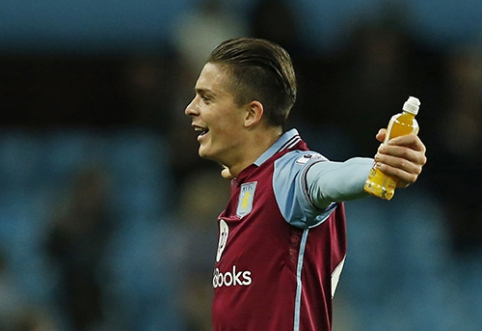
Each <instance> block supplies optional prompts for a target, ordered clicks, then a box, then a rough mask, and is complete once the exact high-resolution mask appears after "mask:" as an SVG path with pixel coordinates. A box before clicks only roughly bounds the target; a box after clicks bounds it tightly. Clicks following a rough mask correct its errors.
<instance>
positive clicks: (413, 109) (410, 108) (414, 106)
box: [403, 97, 420, 115]
mask: <svg viewBox="0 0 482 331" xmlns="http://www.w3.org/2000/svg"><path fill="white" fill-rule="evenodd" d="M418 108H420V100H418V98H415V97H409V98H408V100H407V101H405V103H404V104H403V110H404V111H407V112H409V113H411V114H414V115H417V114H418Z"/></svg>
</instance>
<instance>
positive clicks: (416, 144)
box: [387, 134, 426, 153]
mask: <svg viewBox="0 0 482 331" xmlns="http://www.w3.org/2000/svg"><path fill="white" fill-rule="evenodd" d="M387 144H388V145H392V146H405V147H409V148H411V149H413V150H416V151H420V152H424V153H425V150H426V147H425V145H424V144H423V142H422V140H421V139H420V138H419V137H418V136H417V135H414V134H409V135H405V136H400V137H396V138H393V139H390V140H389V141H388V143H387Z"/></svg>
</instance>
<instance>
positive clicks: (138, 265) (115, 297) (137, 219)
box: [0, 0, 482, 331]
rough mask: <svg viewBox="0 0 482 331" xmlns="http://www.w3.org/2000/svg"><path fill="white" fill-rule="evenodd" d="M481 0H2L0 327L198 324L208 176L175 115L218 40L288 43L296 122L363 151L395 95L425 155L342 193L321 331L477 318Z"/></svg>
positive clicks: (481, 275)
mask: <svg viewBox="0 0 482 331" xmlns="http://www.w3.org/2000/svg"><path fill="white" fill-rule="evenodd" d="M481 14H482V2H480V1H451V0H439V1H431V0H417V1H416V0H392V1H389V0H386V1H375V0H371V1H367V0H365V1H362V0H338V1H331V2H329V1H315V0H297V1H287V0H286V1H283V0H249V1H248V0H246V1H241V0H229V1H228V0H226V1H216V0H206V1H203V0H158V1H151V0H138V1H124V0H123V1H113V0H97V1H92V0H85V1H82V2H78V1H69V0H64V1H58V0H44V1H41V2H40V1H34V0H15V1H13V0H3V1H1V2H0V126H1V130H0V330H6V331H10V330H12V331H34V330H36V331H38V330H42V331H43V330H52V331H64V330H65V331H104V330H116V331H151V330H152V331H154V330H166V331H191V330H195V331H204V330H209V319H210V316H209V302H210V296H211V285H210V284H211V276H212V260H213V258H214V251H215V248H216V247H215V246H216V243H217V240H216V224H215V222H214V219H215V218H216V216H217V215H218V213H219V212H220V211H221V210H222V208H223V206H224V202H225V201H226V199H227V194H228V189H229V188H228V185H227V184H226V183H225V182H224V181H223V180H222V179H220V176H219V170H220V169H219V168H218V167H217V166H216V165H213V164H212V163H210V162H207V161H203V160H200V159H199V158H198V156H197V152H196V151H197V142H196V140H195V134H194V133H193V132H192V130H191V128H190V125H189V123H190V120H189V119H188V118H185V116H184V113H183V111H184V107H185V106H186V105H187V104H188V103H189V101H190V100H191V97H192V95H193V92H192V90H193V86H194V83H195V79H196V76H197V74H198V72H199V70H200V69H201V66H202V63H203V60H204V58H205V57H206V56H207V54H208V53H209V51H210V50H211V49H212V48H213V47H214V46H215V45H217V44H218V43H219V42H220V41H222V40H224V39H227V38H230V37H236V36H255V37H263V38H268V39H271V40H274V41H277V42H279V43H280V44H281V45H283V46H284V47H285V48H287V49H288V50H289V51H290V53H291V54H292V57H293V61H294V64H295V69H296V71H297V73H298V80H299V101H298V103H297V105H296V106H295V108H294V109H293V113H292V118H291V123H290V124H291V125H293V126H296V127H297V128H298V129H299V131H300V132H301V134H302V136H303V137H304V138H305V140H306V141H308V143H309V145H310V146H311V148H312V149H315V150H319V151H321V152H322V153H324V154H325V155H326V156H327V157H329V158H331V159H334V160H343V159H345V158H347V157H350V156H354V155H363V156H371V155H373V154H374V152H375V150H376V148H377V145H378V144H377V142H376V141H375V139H374V135H375V133H376V132H377V131H378V129H379V128H380V127H383V126H385V125H386V123H387V121H388V119H389V117H390V116H391V115H392V114H394V113H396V112H398V111H399V110H400V107H401V106H402V104H403V102H404V101H405V100H406V98H407V97H408V96H409V95H414V96H417V97H419V98H420V99H421V101H422V106H421V110H420V114H419V116H418V120H419V123H420V126H421V131H420V135H421V137H422V139H423V141H424V142H425V143H426V145H427V147H428V152H427V156H428V159H429V162H428V164H427V166H426V167H425V169H424V173H423V175H422V176H421V178H420V180H419V182H418V183H417V184H416V185H414V186H413V187H411V188H410V189H408V190H399V191H398V192H397V193H396V195H395V197H394V199H393V200H392V201H391V202H389V203H387V202H383V201H379V200H376V199H366V200H361V201H356V202H351V203H348V204H347V213H348V216H349V219H348V231H349V238H348V240H349V255H348V258H347V263H346V266H345V270H344V273H343V274H342V282H341V283H340V286H339V290H338V293H337V296H336V298H335V313H334V315H335V326H334V330H335V331H358V330H370V331H378V330H380V331H381V330H383V331H385V330H390V331H398V330H400V331H401V330H403V331H419V330H420V331H426V330H437V331H439V330H440V331H444V330H447V331H448V330H459V331H477V330H482V203H481V202H482V201H481V200H482V198H481V197H482V192H481V191H482V185H481V179H482V176H481V175H480V169H482V167H481V165H482V164H481V163H482V162H481V154H480V145H481V141H482V20H481V19H480V16H481Z"/></svg>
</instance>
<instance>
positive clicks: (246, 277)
mask: <svg viewBox="0 0 482 331" xmlns="http://www.w3.org/2000/svg"><path fill="white" fill-rule="evenodd" d="M252 282H253V280H252V279H251V271H238V270H236V266H235V265H233V268H232V270H230V271H226V272H221V271H220V270H219V268H216V269H214V273H213V287H214V288H219V287H223V286H226V287H230V286H249V285H251V283H252Z"/></svg>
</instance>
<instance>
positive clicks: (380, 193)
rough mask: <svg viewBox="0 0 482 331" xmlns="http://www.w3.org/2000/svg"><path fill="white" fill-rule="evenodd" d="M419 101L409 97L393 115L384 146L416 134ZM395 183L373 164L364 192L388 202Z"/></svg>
mask: <svg viewBox="0 0 482 331" xmlns="http://www.w3.org/2000/svg"><path fill="white" fill-rule="evenodd" d="M419 107H420V101H419V100H418V99H417V98H415V97H409V98H408V100H407V101H406V102H405V104H404V105H403V109H402V110H403V112H401V113H399V114H396V115H393V116H392V118H391V119H390V122H389V123H388V127H387V135H386V137H385V141H384V142H383V143H384V144H386V143H387V142H388V141H389V140H390V139H392V138H395V137H399V136H404V135H408V134H418V130H419V126H418V123H417V120H416V119H415V116H416V115H417V113H418V109H419ZM396 187H397V181H396V180H395V179H393V178H391V177H389V176H387V175H385V174H384V173H383V172H381V171H380V169H379V168H378V166H377V162H374V163H373V167H372V169H371V170H370V174H369V175H368V178H367V180H366V182H365V187H364V189H365V191H366V192H368V193H370V194H371V195H374V196H376V197H379V198H382V199H385V200H390V199H391V198H392V197H393V195H394V194H395V189H396Z"/></svg>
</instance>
